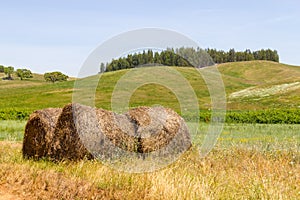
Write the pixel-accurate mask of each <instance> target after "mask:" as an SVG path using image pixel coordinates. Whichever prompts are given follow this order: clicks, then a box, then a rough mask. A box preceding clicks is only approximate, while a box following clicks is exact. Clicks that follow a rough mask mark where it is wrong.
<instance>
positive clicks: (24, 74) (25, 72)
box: [16, 69, 32, 80]
mask: <svg viewBox="0 0 300 200" xmlns="http://www.w3.org/2000/svg"><path fill="white" fill-rule="evenodd" d="M16 75H17V76H18V77H20V79H21V80H23V79H24V78H32V73H31V71H30V70H29V69H17V71H16Z"/></svg>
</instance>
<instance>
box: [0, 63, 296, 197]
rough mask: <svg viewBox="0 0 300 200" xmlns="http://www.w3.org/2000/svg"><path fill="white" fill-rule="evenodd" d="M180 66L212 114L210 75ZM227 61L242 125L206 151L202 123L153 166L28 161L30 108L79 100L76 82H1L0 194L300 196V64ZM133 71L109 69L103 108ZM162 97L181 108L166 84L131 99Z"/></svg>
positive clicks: (148, 101) (231, 98) (149, 101)
mask: <svg viewBox="0 0 300 200" xmlns="http://www.w3.org/2000/svg"><path fill="white" fill-rule="evenodd" d="M173 69H176V70H177V71H178V72H180V73H181V74H182V75H183V76H184V77H185V78H186V79H187V80H188V81H189V83H190V84H191V86H192V87H193V88H194V90H195V93H196V95H197V98H198V101H199V105H200V109H201V112H200V114H201V113H204V114H203V119H204V120H202V121H205V119H206V118H208V117H209V115H208V116H206V114H207V113H206V112H208V110H209V109H210V107H211V105H210V101H211V99H210V97H209V93H208V91H207V88H206V86H205V83H204V80H203V79H201V76H200V78H199V73H198V72H197V71H196V70H195V69H193V68H178V67H176V68H175V67H174V68H173ZM218 69H219V71H220V73H221V74H222V78H223V81H224V85H225V92H226V95H227V111H228V113H229V114H230V113H231V112H232V113H231V115H230V118H229V122H232V121H234V120H235V121H239V122H240V123H239V124H236V123H225V125H224V129H223V131H222V133H221V135H220V137H219V139H218V141H217V144H216V146H215V148H214V149H213V150H212V151H211V152H210V153H209V154H208V156H206V157H204V158H200V157H199V156H198V152H197V148H196V146H197V145H201V144H202V141H203V138H204V135H205V133H206V131H207V130H208V123H204V122H201V123H200V124H199V127H198V133H199V134H197V135H195V132H193V133H191V134H192V139H193V144H194V145H193V147H192V148H191V149H190V150H189V151H187V152H186V153H185V154H184V155H182V156H181V157H180V159H179V160H178V161H177V162H175V163H173V164H172V165H170V166H168V167H166V168H164V169H162V170H159V171H156V172H152V173H145V174H129V173H125V172H119V171H115V170H113V169H111V168H110V167H108V166H105V165H103V164H101V162H99V161H89V160H83V161H79V162H69V161H65V162H58V163H54V162H50V161H48V160H40V161H33V160H24V159H23V158H22V153H21V149H22V139H23V133H24V127H25V124H26V119H27V118H28V115H29V114H30V113H32V112H33V111H34V110H37V109H43V108H47V107H62V106H64V105H65V104H67V103H70V102H71V101H72V93H73V86H74V82H75V81H74V80H70V81H67V82H61V83H54V84H52V83H47V82H45V81H44V80H43V77H42V75H39V74H34V78H33V79H29V80H23V81H21V80H13V81H4V80H0V95H1V98H0V119H2V120H0V200H2V199H3V198H4V199H300V175H299V171H300V133H299V130H300V124H299V119H300V118H299V108H300V95H299V94H300V68H299V67H296V66H289V65H284V64H279V63H274V62H268V61H251V62H237V63H226V64H220V65H218ZM126 72H128V70H121V71H116V72H108V73H104V74H103V75H102V77H101V80H100V82H99V83H98V87H97V90H96V101H95V104H96V106H97V107H101V108H104V109H108V110H110V109H111V107H110V104H111V96H112V92H113V90H114V85H115V84H116V83H117V81H118V80H119V79H120V78H121V77H122V76H123V75H124V74H126ZM0 77H1V74H0ZM155 104H160V105H163V106H166V107H170V108H172V109H174V110H175V111H177V112H178V113H180V105H179V102H178V101H177V99H176V96H175V95H174V94H173V93H172V92H171V91H170V90H169V89H167V88H165V87H162V86H159V85H154V84H148V85H144V86H142V87H140V88H138V89H137V90H136V91H135V92H134V94H133V95H132V96H131V99H130V107H136V106H140V105H147V106H151V105H155ZM269 110H270V111H269ZM202 111H203V112H202ZM247 112H249V113H247ZM249 116H250V117H249ZM246 117H249V119H248V121H247V120H245V118H246ZM16 119H21V120H16ZM241 119H243V120H244V121H243V120H241ZM245 122H247V123H245ZM256 122H259V123H261V124H257V123H256ZM286 122H288V123H289V124H288V123H286ZM264 123H267V124H264ZM275 123H277V124H275ZM284 123H286V124H284ZM1 198H2V199H1Z"/></svg>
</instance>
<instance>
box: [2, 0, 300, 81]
mask: <svg viewBox="0 0 300 200" xmlns="http://www.w3.org/2000/svg"><path fill="white" fill-rule="evenodd" d="M0 8H1V11H0V28H1V31H0V65H4V66H14V67H15V68H29V69H31V71H33V72H36V73H45V72H49V71H61V72H63V73H66V74H68V75H69V76H77V75H78V72H79V70H80V68H81V66H82V65H83V63H84V62H85V60H86V59H87V57H88V56H89V54H90V53H91V52H92V51H93V50H94V49H95V48H97V47H98V46H99V45H101V44H102V43H104V42H105V41H107V40H109V39H110V38H112V37H113V36H116V35H118V34H120V33H124V32H127V31H131V30H136V29H141V28H161V29H168V30H172V31H176V32H179V33H181V34H183V35H186V36H188V37H189V38H191V39H192V40H194V41H196V42H197V44H198V45H199V46H200V47H201V48H216V49H222V50H229V49H230V48H235V49H236V50H243V51H244V50H245V49H251V50H259V49H262V48H271V49H276V50H277V51H278V53H279V56H280V62H282V63H286V64H291V65H299V66H300V12H299V8H300V1H299V0H252V1H242V0H236V1H235V0H227V1H224V0H217V1H214V0H211V1H207V0H193V1H192V0H171V1H170V0H164V1H163V0H147V1H144V0H126V1H115V0H110V1H101V0H85V1H83V0H51V1H50V0H49V1H48V0H43V1H40V0H26V1H23V0H19V1H17V0H10V1H6V0H0Z"/></svg>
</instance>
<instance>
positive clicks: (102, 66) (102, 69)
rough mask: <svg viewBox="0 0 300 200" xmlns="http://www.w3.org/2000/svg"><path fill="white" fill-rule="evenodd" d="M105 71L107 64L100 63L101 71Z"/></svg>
mask: <svg viewBox="0 0 300 200" xmlns="http://www.w3.org/2000/svg"><path fill="white" fill-rule="evenodd" d="M104 72H105V64H104V63H103V62H102V63H101V64H100V73H104Z"/></svg>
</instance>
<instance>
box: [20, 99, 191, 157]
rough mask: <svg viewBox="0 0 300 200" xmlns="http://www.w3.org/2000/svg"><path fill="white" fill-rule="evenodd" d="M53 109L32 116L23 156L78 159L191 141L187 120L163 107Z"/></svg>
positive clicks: (147, 150)
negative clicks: (123, 110)
mask: <svg viewBox="0 0 300 200" xmlns="http://www.w3.org/2000/svg"><path fill="white" fill-rule="evenodd" d="M50 111H51V109H45V110H42V111H36V112H35V113H33V114H32V115H31V116H30V119H29V121H28V123H27V125H26V129H25V136H24V143H23V155H24V157H26V158H28V157H29V158H31V157H34V158H41V157H48V158H51V159H53V160H64V159H69V160H79V159H83V158H84V157H87V158H89V159H91V158H93V157H94V156H95V157H98V158H99V157H103V156H104V157H110V156H113V155H114V154H118V153H120V151H125V152H135V153H151V152H154V151H157V150H161V149H166V148H169V149H177V152H182V151H184V150H186V148H187V147H189V146H191V139H190V136H189V132H188V129H187V126H186V124H185V122H184V120H183V119H182V118H181V117H180V116H179V115H178V114H177V113H175V112H174V111H172V110H171V109H167V108H163V107H138V108H135V109H131V110H129V111H128V112H127V113H125V114H116V113H113V112H111V111H107V110H103V109H96V108H91V107H89V106H83V105H80V104H75V103H74V104H68V105H66V106H65V107H64V108H63V109H56V112H54V110H52V111H53V112H50ZM44 113H47V115H46V114H44Z"/></svg>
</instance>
